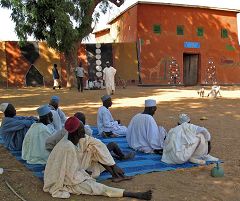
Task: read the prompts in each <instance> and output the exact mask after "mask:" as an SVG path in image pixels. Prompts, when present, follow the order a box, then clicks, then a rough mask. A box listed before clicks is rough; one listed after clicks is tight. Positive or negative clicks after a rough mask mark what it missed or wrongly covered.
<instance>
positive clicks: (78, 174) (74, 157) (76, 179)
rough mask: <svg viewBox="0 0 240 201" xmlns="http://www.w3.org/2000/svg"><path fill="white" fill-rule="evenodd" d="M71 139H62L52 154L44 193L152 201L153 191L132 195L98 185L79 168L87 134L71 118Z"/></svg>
mask: <svg viewBox="0 0 240 201" xmlns="http://www.w3.org/2000/svg"><path fill="white" fill-rule="evenodd" d="M65 128H66V130H67V131H68V137H67V138H63V139H62V140H61V141H60V142H59V143H58V144H57V145H56V146H55V147H54V149H53V151H52V152H51V154H50V156H49V158H48V161H47V165H46V168H45V172H44V187H43V191H45V192H49V193H50V194H51V195H52V197H57V198H69V197H70V194H71V193H72V194H76V195H80V194H86V195H103V196H108V197H133V198H138V199H145V200H150V199H151V196H152V192H151V191H147V192H140V193H132V192H126V191H125V190H124V189H118V188H112V187H108V186H106V185H103V184H100V183H97V182H96V181H95V180H94V179H93V178H92V177H91V176H90V175H89V174H88V173H87V172H86V171H85V170H83V169H82V168H81V167H80V166H79V161H78V153H77V152H78V142H79V140H80V138H81V136H82V135H84V134H85V131H84V126H83V124H82V123H81V122H80V121H79V120H78V119H77V118H76V117H70V118H69V119H68V120H67V121H66V124H65Z"/></svg>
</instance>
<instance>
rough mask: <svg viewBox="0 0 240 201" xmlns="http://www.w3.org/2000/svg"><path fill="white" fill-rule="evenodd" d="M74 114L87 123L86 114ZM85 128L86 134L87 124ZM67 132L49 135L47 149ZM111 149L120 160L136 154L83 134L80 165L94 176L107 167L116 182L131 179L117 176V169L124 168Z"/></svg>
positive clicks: (79, 151) (79, 152) (52, 146)
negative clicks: (116, 160) (125, 152)
mask: <svg viewBox="0 0 240 201" xmlns="http://www.w3.org/2000/svg"><path fill="white" fill-rule="evenodd" d="M74 116H75V117H77V118H78V120H80V121H81V122H84V123H85V115H84V114H83V113H81V112H78V113H76V114H75V115H74ZM83 125H84V124H83ZM84 130H85V134H86V129H85V126H84ZM67 134H68V131H67V130H66V129H63V130H62V132H57V133H56V134H55V135H54V136H51V137H49V138H48V139H47V140H46V144H45V145H46V149H47V150H49V151H51V150H52V149H53V148H54V146H55V145H56V144H57V143H58V142H59V141H60V140H61V139H62V138H67ZM110 151H112V152H114V156H115V157H116V158H118V159H120V160H124V159H130V158H133V157H134V156H135V153H134V152H130V153H128V154H126V155H124V154H123V153H122V151H121V150H120V148H119V147H118V145H117V144H116V143H109V144H108V145H107V146H106V145H105V144H104V143H102V142H101V141H100V140H98V139H96V138H94V137H91V136H89V135H84V136H82V137H81V138H80V140H79V150H78V156H79V162H80V167H81V168H82V169H84V170H89V171H91V172H92V177H94V178H96V177H98V176H99V175H100V173H101V172H102V171H104V170H105V169H106V170H107V171H109V172H110V174H112V176H113V180H114V181H116V182H119V181H122V180H128V179H130V178H129V177H126V176H124V175H122V176H120V177H119V176H117V177H116V175H115V173H114V172H115V169H116V170H118V171H121V173H122V170H120V168H118V167H117V166H116V164H115V161H114V160H113V158H112V156H111V154H110ZM109 166H110V167H109ZM103 167H104V168H103ZM111 167H112V168H113V169H114V170H113V171H112V170H111V169H112V168H111ZM109 168H110V169H109ZM115 177H116V178H115Z"/></svg>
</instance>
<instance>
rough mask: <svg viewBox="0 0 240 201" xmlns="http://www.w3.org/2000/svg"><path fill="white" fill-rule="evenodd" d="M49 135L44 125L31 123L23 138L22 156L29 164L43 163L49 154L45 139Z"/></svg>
mask: <svg viewBox="0 0 240 201" xmlns="http://www.w3.org/2000/svg"><path fill="white" fill-rule="evenodd" d="M51 135H52V133H51V132H50V130H49V129H48V127H47V126H46V125H44V124H43V123H33V124H32V126H31V127H30V128H29V130H28V132H27V133H26V136H25V138H24V140H23V145H22V158H23V159H24V160H26V161H27V163H29V164H45V163H46V162H47V159H48V156H49V152H48V151H47V150H46V149H45V141H46V139H47V138H48V137H50V136H51Z"/></svg>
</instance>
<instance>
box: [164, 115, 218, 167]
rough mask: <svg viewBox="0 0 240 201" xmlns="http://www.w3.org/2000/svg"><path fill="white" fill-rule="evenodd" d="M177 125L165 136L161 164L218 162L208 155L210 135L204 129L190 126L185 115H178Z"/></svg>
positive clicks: (188, 119)
mask: <svg viewBox="0 0 240 201" xmlns="http://www.w3.org/2000/svg"><path fill="white" fill-rule="evenodd" d="M178 124H179V125H178V126H177V127H175V128H172V129H171V130H170V131H169V132H168V134H167V137H166V140H165V144H164V149H163V155H162V161H163V162H165V163H168V164H182V163H185V162H187V161H190V162H192V163H196V164H205V163H206V161H218V158H215V157H213V156H211V155H209V152H210V140H211V135H210V133H209V132H208V130H207V129H206V128H204V127H200V126H196V125H193V124H190V117H189V116H188V115H187V114H181V115H179V122H178Z"/></svg>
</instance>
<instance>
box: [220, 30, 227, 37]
mask: <svg viewBox="0 0 240 201" xmlns="http://www.w3.org/2000/svg"><path fill="white" fill-rule="evenodd" d="M221 37H222V38H228V31H227V29H221Z"/></svg>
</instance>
